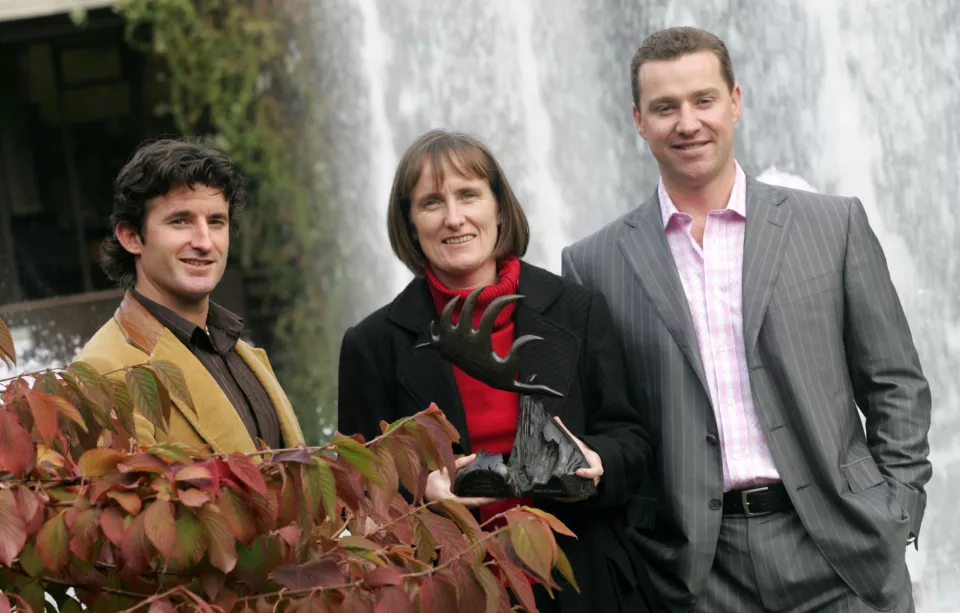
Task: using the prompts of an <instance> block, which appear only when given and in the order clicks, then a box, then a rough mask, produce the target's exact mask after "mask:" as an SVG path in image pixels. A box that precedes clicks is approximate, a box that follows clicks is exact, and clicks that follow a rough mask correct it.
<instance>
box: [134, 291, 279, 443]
mask: <svg viewBox="0 0 960 613" xmlns="http://www.w3.org/2000/svg"><path fill="white" fill-rule="evenodd" d="M130 293H131V294H132V295H133V297H134V298H136V299H137V302H139V303H140V304H142V305H143V308H145V309H146V310H147V311H148V312H149V313H150V314H151V315H153V316H154V317H155V318H156V319H157V321H159V322H160V323H161V324H163V325H164V327H166V328H167V329H168V330H170V331H171V332H173V334H174V336H176V337H177V339H179V340H180V342H181V343H183V344H184V345H186V347H187V348H188V349H189V350H190V352H191V353H193V355H194V356H195V357H196V358H197V359H198V360H200V363H201V364H203V366H204V368H206V369H207V372H209V373H210V375H211V376H212V377H213V378H214V380H215V381H216V382H217V385H219V386H220V389H221V390H223V393H224V394H226V396H227V398H229V399H230V403H231V404H232V405H233V408H234V409H236V411H237V414H238V415H240V419H241V420H242V421H243V425H244V426H246V428H247V432H249V433H250V437H251V438H253V440H254V441H256V440H257V437H259V438H261V439H263V440H264V442H265V443H266V444H267V445H269V446H270V447H272V448H274V449H279V448H281V447H283V435H282V433H281V431H280V420H279V419H277V411H276V409H275V408H274V406H273V402H271V401H270V396H269V395H267V391H266V390H265V389H263V385H262V384H261V383H260V381H259V380H258V379H257V377H256V375H254V374H253V371H252V370H250V366H248V365H247V363H246V362H244V361H243V358H241V357H240V354H238V353H237V351H236V345H237V340H238V339H239V338H240V332H241V331H242V330H243V320H242V319H240V318H239V317H237V316H236V315H234V314H233V313H231V312H230V311H228V310H226V309H225V308H223V307H221V306H220V305H218V304H215V303H213V302H211V303H210V310H209V312H208V313H207V330H209V334H208V333H207V331H205V330H204V329H203V328H201V327H200V326H197V325H196V324H193V323H190V322H189V321H187V320H186V319H184V318H183V317H181V316H179V315H177V314H176V313H174V312H173V311H171V310H170V309H168V308H167V307H165V306H162V305H160V304H157V303H156V302H154V301H153V300H150V299H149V298H146V297H145V296H143V295H142V294H140V293H139V292H138V291H136V290H131V292H130ZM197 410H201V409H200V407H197Z"/></svg>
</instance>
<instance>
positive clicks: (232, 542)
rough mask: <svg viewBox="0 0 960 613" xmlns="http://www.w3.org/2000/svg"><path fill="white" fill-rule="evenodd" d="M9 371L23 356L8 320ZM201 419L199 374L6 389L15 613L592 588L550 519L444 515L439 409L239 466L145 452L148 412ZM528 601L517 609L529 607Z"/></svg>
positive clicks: (476, 606)
mask: <svg viewBox="0 0 960 613" xmlns="http://www.w3.org/2000/svg"><path fill="white" fill-rule="evenodd" d="M0 359H2V360H4V361H5V362H8V363H10V364H15V360H16V353H15V348H14V346H13V342H12V340H11V336H10V333H9V331H8V330H7V328H6V326H5V325H4V324H3V322H2V321H0ZM173 401H176V402H177V403H178V404H180V405H181V406H183V407H187V408H188V410H193V411H202V410H203V407H201V406H194V404H193V402H192V400H191V398H190V394H189V391H188V390H187V387H186V385H185V383H184V379H183V375H182V373H181V371H180V370H179V369H178V368H177V367H176V366H175V365H174V364H171V363H169V362H151V363H145V364H141V365H136V366H133V367H130V368H128V369H124V370H122V371H115V372H112V373H107V374H106V376H104V375H101V374H98V373H97V372H96V371H94V370H93V368H91V367H90V366H89V365H86V364H84V363H82V362H75V363H73V364H71V365H69V366H68V367H66V368H63V369H51V370H46V371H43V372H39V373H31V374H29V375H21V376H16V377H13V378H10V379H6V380H3V381H0V591H2V592H3V593H2V594H0V613H6V612H7V611H11V610H15V611H32V612H34V613H39V612H41V611H44V610H45V605H44V598H45V597H44V594H45V593H46V594H49V595H50V596H52V597H53V599H54V600H55V601H56V602H57V604H58V607H59V610H60V611H61V612H64V613H69V612H73V611H79V610H80V609H81V605H83V606H85V607H86V608H87V609H88V610H91V611H96V612H97V613H107V612H111V611H142V612H144V613H146V612H149V613H170V612H173V611H203V612H212V611H244V612H256V613H261V612H289V613H294V612H308V611H309V612H330V613H333V612H342V613H347V612H368V613H386V612H389V613H407V612H413V611H419V612H422V613H434V612H436V613H440V612H443V613H449V612H453V611H461V612H464V613H474V612H475V613H499V612H503V611H509V610H511V609H512V608H514V609H522V610H526V611H535V610H536V608H535V604H534V598H533V592H532V589H531V578H535V579H536V580H537V581H539V582H541V583H542V584H543V585H544V586H546V588H547V589H548V590H551V591H552V590H554V589H556V588H557V583H556V582H555V580H554V573H555V572H556V573H559V574H561V575H563V576H564V577H566V578H567V579H568V580H569V581H570V583H571V584H572V585H576V584H575V582H574V578H573V577H572V575H571V571H570V565H569V563H568V562H567V559H566V557H565V556H564V554H563V552H562V551H561V550H560V549H559V548H558V547H557V544H556V540H555V535H554V532H558V533H564V534H569V530H568V529H567V528H566V527H565V526H564V525H563V524H562V523H560V522H559V521H558V520H557V519H556V518H554V517H553V516H551V515H549V514H548V513H545V512H543V511H541V510H538V509H531V508H526V507H520V508H515V509H512V510H509V511H507V512H505V513H503V514H501V515H498V516H497V517H495V518H493V519H491V520H490V522H488V525H480V524H478V522H477V520H476V519H475V518H474V516H473V515H472V514H471V513H470V512H469V511H468V510H467V509H466V508H465V507H463V506H462V505H460V504H458V503H456V502H452V501H441V502H437V503H426V502H424V499H423V494H424V488H425V484H426V478H427V474H428V473H429V471H431V470H436V469H439V468H441V467H446V468H447V470H449V471H450V472H451V473H453V472H455V470H456V469H455V466H454V456H453V453H452V448H451V443H452V442H453V441H455V440H456V439H457V432H456V430H455V429H454V428H453V427H452V426H451V425H450V423H449V422H447V420H446V419H445V418H444V416H443V413H442V412H441V411H440V410H439V409H438V408H437V407H435V406H431V407H430V408H428V409H427V410H425V411H423V412H421V413H419V414H417V415H415V416H412V417H409V418H405V419H402V420H400V421H398V422H395V423H393V424H389V425H388V424H386V423H383V424H382V430H383V434H382V435H380V436H378V437H377V438H375V439H373V440H371V441H364V440H363V439H362V438H361V437H359V436H355V437H345V436H337V437H335V438H334V440H333V441H331V443H330V444H328V445H324V446H322V447H298V448H292V449H280V450H271V449H263V450H261V451H259V452H256V453H251V454H240V453H233V454H229V455H223V454H214V453H210V452H209V451H204V450H196V449H189V448H187V447H186V446H184V445H182V444H176V443H173V444H170V443H168V444H159V445H155V446H152V447H143V446H140V445H139V444H137V442H136V441H135V440H134V439H133V437H132V436H131V435H132V433H133V431H134V419H133V415H134V411H135V410H138V411H139V412H141V413H142V414H143V415H144V416H146V417H147V418H148V419H149V420H150V421H152V422H153V423H154V424H155V425H156V426H157V427H158V428H165V426H166V421H167V419H168V416H169V411H170V407H171V402H173ZM514 603H516V604H514Z"/></svg>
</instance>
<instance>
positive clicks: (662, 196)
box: [657, 160, 747, 229]
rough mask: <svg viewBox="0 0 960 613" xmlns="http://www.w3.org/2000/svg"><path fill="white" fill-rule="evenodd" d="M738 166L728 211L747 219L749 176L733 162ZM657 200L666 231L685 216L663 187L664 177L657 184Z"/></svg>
mask: <svg viewBox="0 0 960 613" xmlns="http://www.w3.org/2000/svg"><path fill="white" fill-rule="evenodd" d="M733 164H734V166H736V170H737V172H736V178H735V179H734V181H733V191H731V192H730V200H729V201H728V202H727V206H726V208H727V210H731V211H733V212H735V213H737V214H738V215H740V217H743V218H744V219H746V217H747V175H746V174H745V173H744V172H743V169H742V168H740V164H739V163H737V161H736V160H734V162H733ZM657 198H658V199H659V200H660V220H661V221H662V222H663V228H664V229H666V227H667V225H669V224H670V220H671V219H673V217H674V216H675V215H683V213H681V212H680V211H678V210H677V206H676V205H675V204H674V203H673V200H672V199H671V198H670V194H668V193H667V188H666V187H665V186H664V185H663V177H660V180H659V182H658V183H657Z"/></svg>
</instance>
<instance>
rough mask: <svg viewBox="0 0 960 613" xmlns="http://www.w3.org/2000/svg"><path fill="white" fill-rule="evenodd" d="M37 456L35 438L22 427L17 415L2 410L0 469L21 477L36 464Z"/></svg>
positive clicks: (0, 416)
mask: <svg viewBox="0 0 960 613" xmlns="http://www.w3.org/2000/svg"><path fill="white" fill-rule="evenodd" d="M36 454H37V450H36V447H34V444H33V438H32V437H31V436H30V433H29V432H27V431H26V430H24V429H23V426H21V425H20V422H19V420H17V416H16V414H15V413H14V412H13V411H11V410H10V409H0V469H4V470H6V471H7V472H10V473H13V474H14V476H17V477H20V476H22V475H23V474H24V473H25V472H27V470H28V469H29V468H31V467H32V466H33V464H34V463H35V462H36V458H37V455H36Z"/></svg>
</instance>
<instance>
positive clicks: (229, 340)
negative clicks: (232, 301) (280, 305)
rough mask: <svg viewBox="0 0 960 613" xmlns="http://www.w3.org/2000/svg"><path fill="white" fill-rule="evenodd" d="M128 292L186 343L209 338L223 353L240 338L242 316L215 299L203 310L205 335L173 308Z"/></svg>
mask: <svg viewBox="0 0 960 613" xmlns="http://www.w3.org/2000/svg"><path fill="white" fill-rule="evenodd" d="M130 293H131V294H132V295H133V297H134V298H136V300H137V302H139V303H140V304H142V305H143V308H145V309H146V310H147V312H149V313H150V314H151V315H153V316H154V317H155V318H156V319H157V321H159V322H160V323H161V324H163V326H164V327H166V328H167V329H169V330H170V331H171V332H173V334H174V336H176V337H177V338H178V339H179V340H180V342H181V343H183V344H184V345H187V346H188V347H189V346H190V345H191V344H195V343H197V342H204V341H205V340H206V339H209V341H208V342H211V343H212V344H213V347H214V349H216V350H217V352H219V353H221V354H223V353H226V352H228V351H230V350H232V349H233V347H234V345H236V343H237V340H238V339H239V338H240V333H241V332H242V331H243V319H241V318H240V317H239V316H237V315H235V314H234V313H231V312H230V311H228V310H227V309H225V308H223V307H222V306H220V305H219V304H217V303H215V302H211V303H210V308H209V310H208V312H207V330H209V337H208V336H207V333H206V331H205V330H204V329H203V328H201V327H200V326H198V325H196V324H194V323H191V322H189V321H187V320H186V319H184V318H183V317H181V316H180V315H178V314H177V313H176V312H175V311H173V310H171V309H169V308H167V307H165V306H163V305H162V304H159V303H158V302H154V301H153V300H150V299H149V298H147V297H146V296H144V295H143V294H141V293H140V292H138V291H137V290H135V289H132V290H130Z"/></svg>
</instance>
